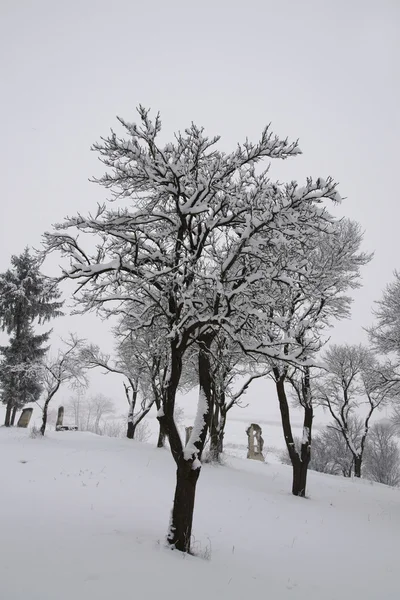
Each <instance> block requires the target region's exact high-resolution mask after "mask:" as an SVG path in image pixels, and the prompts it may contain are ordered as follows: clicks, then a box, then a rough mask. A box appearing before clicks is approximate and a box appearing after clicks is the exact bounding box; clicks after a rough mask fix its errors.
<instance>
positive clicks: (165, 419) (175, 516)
mask: <svg viewBox="0 0 400 600" xmlns="http://www.w3.org/2000/svg"><path fill="white" fill-rule="evenodd" d="M212 339H213V338H212V335H210V334H208V335H205V336H203V338H202V340H201V343H200V350H199V387H200V401H199V405H198V414H197V416H196V422H197V423H200V422H201V423H203V425H202V428H201V431H200V432H197V436H196V439H195V440H194V442H193V446H194V448H195V451H194V452H193V454H192V456H191V457H190V458H189V457H185V454H184V449H183V446H182V440H181V437H180V435H179V431H178V429H177V427H176V423H175V419H174V407H175V397H176V390H177V388H178V385H179V380H180V376H181V373H182V353H181V352H180V351H178V350H177V348H176V345H175V344H171V356H170V360H171V362H170V374H169V381H168V385H167V386H165V387H164V390H163V403H162V407H161V409H160V411H159V414H158V417H157V418H158V420H159V422H160V424H162V426H163V427H164V431H165V432H166V434H167V435H168V440H169V445H170V448H171V452H172V456H173V457H174V460H175V462H176V465H177V472H176V488H175V496H174V504H173V508H172V515H171V522H170V527H169V532H168V536H167V540H168V543H169V544H170V545H171V546H173V547H174V548H176V549H177V550H180V551H182V552H190V540H191V536H192V523H193V512H194V501H195V495H196V484H197V480H198V478H199V475H200V468H201V465H200V463H199V461H198V460H195V459H196V457H197V459H200V457H201V453H202V451H203V448H204V443H205V439H206V436H207V431H208V427H209V425H210V417H211V402H210V394H211V378H210V368H209V367H210V363H209V360H210V354H209V348H210V345H211V342H212ZM203 400H205V402H204V401H203ZM200 417H201V418H200ZM193 467H195V468H193Z"/></svg>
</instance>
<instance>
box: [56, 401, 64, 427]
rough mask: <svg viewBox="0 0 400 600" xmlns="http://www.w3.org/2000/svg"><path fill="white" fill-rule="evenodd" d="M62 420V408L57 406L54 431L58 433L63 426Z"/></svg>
mask: <svg viewBox="0 0 400 600" xmlns="http://www.w3.org/2000/svg"><path fill="white" fill-rule="evenodd" d="M63 420H64V407H63V406H59V407H58V414H57V423H56V431H59V430H60V429H61V427H62V426H63Z"/></svg>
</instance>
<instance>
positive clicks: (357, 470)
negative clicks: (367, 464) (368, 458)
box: [354, 456, 362, 477]
mask: <svg viewBox="0 0 400 600" xmlns="http://www.w3.org/2000/svg"><path fill="white" fill-rule="evenodd" d="M361 464H362V456H355V457H354V477H361Z"/></svg>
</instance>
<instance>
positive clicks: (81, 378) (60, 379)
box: [40, 335, 87, 435]
mask: <svg viewBox="0 0 400 600" xmlns="http://www.w3.org/2000/svg"><path fill="white" fill-rule="evenodd" d="M83 343H84V342H83V340H80V339H79V338H77V337H76V336H75V335H71V336H70V337H69V339H67V340H66V341H65V342H64V347H63V348H61V349H60V350H59V351H58V352H57V354H56V355H55V356H52V355H50V354H49V355H48V356H47V357H46V358H45V360H44V361H43V363H42V365H41V381H42V387H43V393H44V397H43V409H42V425H41V428H40V433H41V434H42V435H44V434H45V431H46V425H47V413H48V408H49V404H50V402H51V401H52V399H53V398H54V396H55V395H56V394H57V392H58V391H59V389H60V388H61V386H62V385H64V384H68V385H69V386H72V387H82V388H83V387H85V386H86V385H87V380H86V377H85V369H84V364H83V363H82V360H81V355H80V354H81V350H82V348H83Z"/></svg>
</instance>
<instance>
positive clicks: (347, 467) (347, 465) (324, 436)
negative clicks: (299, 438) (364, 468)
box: [309, 416, 363, 477]
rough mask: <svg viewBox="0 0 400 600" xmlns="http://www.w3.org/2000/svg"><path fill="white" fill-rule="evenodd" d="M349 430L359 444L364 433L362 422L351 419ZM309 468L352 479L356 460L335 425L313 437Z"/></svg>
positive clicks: (357, 419) (354, 418)
mask: <svg viewBox="0 0 400 600" xmlns="http://www.w3.org/2000/svg"><path fill="white" fill-rule="evenodd" d="M348 430H349V436H350V437H351V439H352V440H356V443H358V440H359V439H360V437H361V435H362V432H363V422H362V420H361V419H359V418H358V417H356V416H353V417H350V418H349V420H348ZM309 468H310V469H312V470H313V471H319V472H320V473H328V474H329V475H342V476H343V477H351V475H352V473H353V468H354V458H353V455H352V453H351V452H350V450H349V447H348V445H347V443H346V440H345V439H344V437H343V435H342V433H341V432H340V431H338V430H337V428H336V425H335V424H333V425H328V426H327V427H325V428H324V429H323V430H322V431H321V432H318V433H317V435H315V436H314V437H313V441H312V452H311V460H310V465H309Z"/></svg>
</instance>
